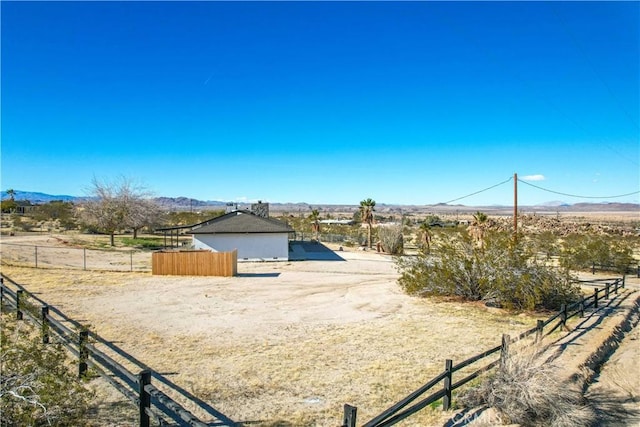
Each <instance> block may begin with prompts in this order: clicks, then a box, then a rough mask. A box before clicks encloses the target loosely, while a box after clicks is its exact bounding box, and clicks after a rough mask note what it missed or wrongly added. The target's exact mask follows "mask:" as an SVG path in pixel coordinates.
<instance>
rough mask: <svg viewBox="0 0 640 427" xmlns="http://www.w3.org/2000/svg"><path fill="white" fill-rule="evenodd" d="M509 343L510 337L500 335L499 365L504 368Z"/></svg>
mask: <svg viewBox="0 0 640 427" xmlns="http://www.w3.org/2000/svg"><path fill="white" fill-rule="evenodd" d="M509 341H511V337H510V336H509V335H507V334H502V348H501V349H500V365H501V366H503V367H504V365H505V363H507V358H508V357H509Z"/></svg>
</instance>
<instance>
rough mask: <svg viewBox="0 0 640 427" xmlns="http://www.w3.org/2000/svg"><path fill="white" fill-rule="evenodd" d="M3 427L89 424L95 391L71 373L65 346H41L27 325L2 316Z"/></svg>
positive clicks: (0, 394)
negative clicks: (93, 392) (88, 417)
mask: <svg viewBox="0 0 640 427" xmlns="http://www.w3.org/2000/svg"><path fill="white" fill-rule="evenodd" d="M1 324H2V330H1V332H0V351H1V353H2V354H1V356H2V358H1V361H0V364H1V366H2V370H1V374H0V378H1V381H0V406H1V407H2V425H3V426H5V425H6V426H27V425H28V426H44V425H50V426H69V425H84V424H85V423H84V422H83V417H84V415H85V413H86V411H87V409H88V406H89V399H90V398H91V393H90V392H89V391H87V390H86V389H85V388H84V387H83V386H82V384H81V383H80V382H79V381H78V380H77V379H76V377H75V375H73V374H72V373H71V371H70V370H69V367H68V365H67V354H66V352H65V351H64V349H63V348H62V346H61V345H60V344H48V345H44V344H42V343H41V338H40V337H39V336H38V334H37V333H34V330H33V328H30V327H29V326H28V325H27V324H25V323H21V322H17V321H15V320H10V319H9V316H8V315H7V314H3V315H2V316H1Z"/></svg>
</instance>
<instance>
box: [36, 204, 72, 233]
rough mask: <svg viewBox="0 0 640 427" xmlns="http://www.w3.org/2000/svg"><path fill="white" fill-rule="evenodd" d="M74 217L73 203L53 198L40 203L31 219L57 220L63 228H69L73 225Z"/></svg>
mask: <svg viewBox="0 0 640 427" xmlns="http://www.w3.org/2000/svg"><path fill="white" fill-rule="evenodd" d="M74 217H75V206H74V204H73V203H72V202H64V201H62V200H54V201H51V202H49V203H45V204H43V205H40V206H38V208H37V209H36V210H35V212H34V214H33V219H35V220H36V221H47V220H57V221H58V222H59V223H60V226H62V227H64V228H71V227H73V226H74V225H75V218H74Z"/></svg>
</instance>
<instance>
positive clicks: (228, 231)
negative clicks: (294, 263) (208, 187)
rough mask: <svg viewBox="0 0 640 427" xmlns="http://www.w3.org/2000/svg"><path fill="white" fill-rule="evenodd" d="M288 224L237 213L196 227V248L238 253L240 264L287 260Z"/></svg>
mask: <svg viewBox="0 0 640 427" xmlns="http://www.w3.org/2000/svg"><path fill="white" fill-rule="evenodd" d="M293 232H294V230H293V229H292V228H291V227H290V226H289V225H287V224H285V223H283V222H281V221H278V220H275V219H271V218H268V217H264V216H261V215H258V214H256V213H252V212H250V211H234V212H229V213H227V214H225V215H223V216H220V217H217V218H214V219H212V220H209V221H206V222H203V223H201V224H197V225H195V226H193V227H192V228H191V230H190V232H189V233H190V234H192V235H193V247H194V248H195V249H209V250H212V251H215V252H229V251H232V250H234V249H237V250H238V261H288V260H289V233H293Z"/></svg>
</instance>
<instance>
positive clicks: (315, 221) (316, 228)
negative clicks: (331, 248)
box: [309, 209, 320, 242]
mask: <svg viewBox="0 0 640 427" xmlns="http://www.w3.org/2000/svg"><path fill="white" fill-rule="evenodd" d="M309 219H310V220H311V221H313V223H312V224H311V228H312V229H313V231H314V232H315V233H316V241H318V242H319V241H320V221H319V219H320V212H319V211H318V209H313V210H312V211H311V215H309Z"/></svg>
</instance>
